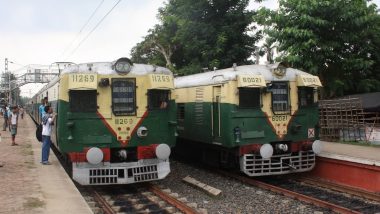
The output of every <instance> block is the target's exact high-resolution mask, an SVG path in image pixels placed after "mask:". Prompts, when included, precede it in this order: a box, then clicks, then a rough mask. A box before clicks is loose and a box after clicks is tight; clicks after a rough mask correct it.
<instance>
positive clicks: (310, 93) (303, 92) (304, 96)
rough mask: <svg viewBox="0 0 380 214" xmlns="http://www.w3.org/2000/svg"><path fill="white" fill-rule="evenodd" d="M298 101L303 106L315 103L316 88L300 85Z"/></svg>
mask: <svg viewBox="0 0 380 214" xmlns="http://www.w3.org/2000/svg"><path fill="white" fill-rule="evenodd" d="M298 103H299V105H300V106H301V107H305V106H311V105H313V104H314V88H311V87H298Z"/></svg>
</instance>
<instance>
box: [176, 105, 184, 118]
mask: <svg viewBox="0 0 380 214" xmlns="http://www.w3.org/2000/svg"><path fill="white" fill-rule="evenodd" d="M177 120H178V121H184V120H185V104H184V103H178V104H177Z"/></svg>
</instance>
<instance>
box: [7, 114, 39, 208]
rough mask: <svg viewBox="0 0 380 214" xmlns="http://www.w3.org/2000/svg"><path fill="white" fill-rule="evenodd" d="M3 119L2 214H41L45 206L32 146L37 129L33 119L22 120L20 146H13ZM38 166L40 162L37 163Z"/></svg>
mask: <svg viewBox="0 0 380 214" xmlns="http://www.w3.org/2000/svg"><path fill="white" fill-rule="evenodd" d="M3 121H4V119H3V118H2V117H0V124H1V128H0V133H1V142H0V164H2V165H3V166H2V167H0V213H41V212H42V211H43V210H44V206H45V203H44V201H43V196H42V193H41V190H40V189H41V187H40V186H39V183H38V179H37V177H38V176H37V174H36V173H37V171H36V164H35V161H34V157H33V150H32V143H34V144H37V143H39V142H38V141H37V140H36V138H35V125H34V123H33V121H32V120H31V119H30V117H29V116H26V117H24V119H21V118H19V125H18V133H17V136H16V143H17V144H18V146H11V134H10V132H9V131H2V124H3ZM37 163H38V162H37Z"/></svg>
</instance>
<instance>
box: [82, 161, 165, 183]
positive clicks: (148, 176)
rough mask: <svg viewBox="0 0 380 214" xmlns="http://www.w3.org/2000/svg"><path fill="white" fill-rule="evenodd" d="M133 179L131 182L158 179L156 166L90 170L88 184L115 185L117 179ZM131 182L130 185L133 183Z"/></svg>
mask: <svg viewBox="0 0 380 214" xmlns="http://www.w3.org/2000/svg"><path fill="white" fill-rule="evenodd" d="M125 178H128V179H130V178H133V182H143V181H152V180H157V179H158V171H157V165H150V166H138V167H132V168H116V169H90V170H89V181H90V184H93V185H96V184H117V183H118V179H125ZM133 182H131V183H133Z"/></svg>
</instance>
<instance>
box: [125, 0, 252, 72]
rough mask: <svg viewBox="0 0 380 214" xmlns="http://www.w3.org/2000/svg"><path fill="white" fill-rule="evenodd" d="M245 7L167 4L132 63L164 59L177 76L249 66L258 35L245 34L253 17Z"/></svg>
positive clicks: (208, 1)
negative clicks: (236, 66)
mask: <svg viewBox="0 0 380 214" xmlns="http://www.w3.org/2000/svg"><path fill="white" fill-rule="evenodd" d="M248 3H249V0H225V1H216V0H194V1H187V0H170V1H169V2H168V3H167V4H166V5H165V6H164V7H163V8H161V9H160V10H159V15H158V17H159V19H160V22H161V23H160V24H159V25H157V26H155V27H154V28H153V29H152V30H151V31H150V32H149V34H148V35H147V36H146V37H145V38H144V40H143V41H142V42H141V43H139V44H137V45H136V46H135V47H134V48H133V49H132V53H131V55H132V59H134V60H140V61H145V62H149V63H152V62H153V61H155V60H156V59H161V60H162V57H163V58H164V59H165V62H166V63H165V64H166V66H168V67H170V66H171V65H172V66H173V67H174V65H175V66H176V70H177V72H178V73H180V74H190V73H197V72H200V71H201V68H204V67H208V68H211V69H212V68H214V67H217V68H226V67H230V66H232V64H233V63H238V64H248V63H251V61H249V60H248V58H249V57H250V56H251V54H252V53H253V50H252V47H253V46H254V43H255V41H256V40H257V39H258V38H259V35H258V34H255V35H249V34H248V31H249V30H252V27H250V24H251V22H252V16H253V15H254V13H253V12H252V11H248V10H247V9H246V7H247V6H248ZM160 45H161V47H160ZM160 57H161V58H160ZM156 62H157V61H156ZM161 64H162V61H161Z"/></svg>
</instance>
